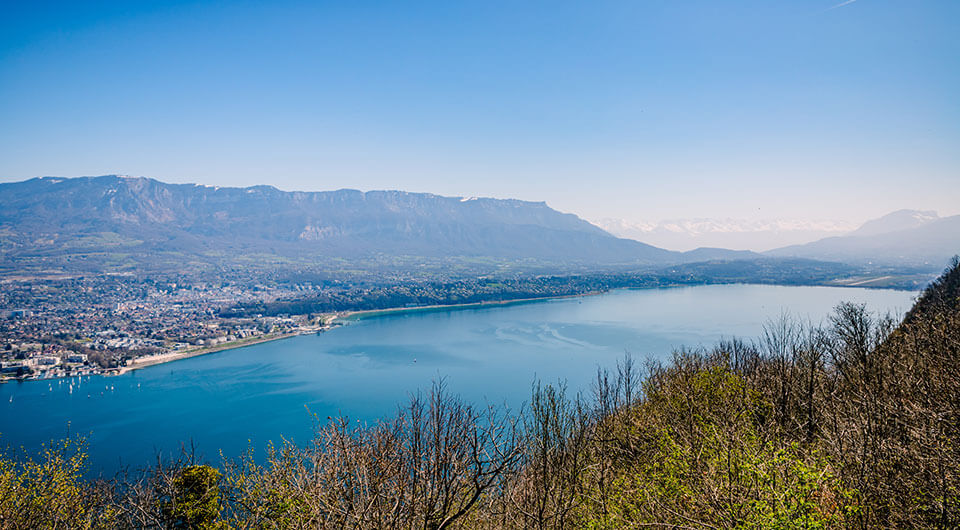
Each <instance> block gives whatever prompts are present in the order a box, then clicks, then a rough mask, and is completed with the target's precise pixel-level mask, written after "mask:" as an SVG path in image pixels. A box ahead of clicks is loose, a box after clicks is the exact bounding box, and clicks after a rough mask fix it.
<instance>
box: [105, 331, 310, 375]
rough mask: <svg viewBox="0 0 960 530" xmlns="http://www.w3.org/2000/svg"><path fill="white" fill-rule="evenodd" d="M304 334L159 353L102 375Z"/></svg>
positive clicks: (283, 334)
mask: <svg viewBox="0 0 960 530" xmlns="http://www.w3.org/2000/svg"><path fill="white" fill-rule="evenodd" d="M306 333H312V331H309V330H298V331H295V332H290V333H277V334H275V335H261V336H259V337H253V338H250V339H243V340H240V341H233V342H224V343H222V344H217V345H216V346H209V347H204V348H198V349H195V350H188V351H180V352H170V353H161V354H159V355H147V356H144V357H138V358H136V359H133V360H131V361H130V362H129V363H128V364H127V366H121V367H120V368H119V369H118V370H116V371H109V372H104V373H103V375H123V374H125V373H127V372H132V371H134V370H139V369H141V368H148V367H150V366H156V365H158V364H166V363H171V362H174V361H180V360H183V359H189V358H191V357H199V356H201V355H206V354H208V353H217V352H221V351H226V350H233V349H237V348H244V347H246V346H254V345H256V344H263V343H264V342H272V341H275V340H281V339H289V338H291V337H296V336H298V335H303V334H306Z"/></svg>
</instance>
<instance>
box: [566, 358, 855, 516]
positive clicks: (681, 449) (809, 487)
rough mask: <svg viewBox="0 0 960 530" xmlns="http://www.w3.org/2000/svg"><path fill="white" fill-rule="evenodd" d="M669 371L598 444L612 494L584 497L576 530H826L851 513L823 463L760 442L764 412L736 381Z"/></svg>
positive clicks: (687, 369)
mask: <svg viewBox="0 0 960 530" xmlns="http://www.w3.org/2000/svg"><path fill="white" fill-rule="evenodd" d="M676 362H677V365H676V366H675V367H673V368H671V369H668V370H666V371H665V372H662V373H660V374H658V375H656V376H654V377H653V378H652V379H651V380H649V381H648V385H647V395H646V397H645V398H644V399H643V400H642V401H641V402H639V403H638V404H637V405H636V406H635V407H634V408H633V409H632V410H630V411H628V412H626V413H624V414H623V415H622V416H621V417H620V418H618V421H617V426H616V427H615V428H614V429H613V432H612V433H611V434H613V437H612V438H607V440H608V441H602V442H600V443H601V444H602V445H601V447H600V448H599V450H598V451H597V455H598V458H611V456H613V458H614V461H613V462H612V468H613V470H614V476H615V478H613V479H612V483H613V487H612V488H610V492H611V493H609V494H608V495H607V496H606V497H604V495H603V494H602V493H601V492H599V491H595V492H593V493H592V494H588V497H590V498H592V499H595V501H594V502H591V503H589V504H586V505H585V506H584V508H583V511H582V513H581V516H580V517H581V526H584V527H593V528H620V527H624V526H636V525H646V524H654V523H658V524H665V523H669V524H674V525H678V526H689V525H693V526H703V527H717V526H722V527H738V528H826V527H832V526H836V525H839V524H842V523H843V521H844V517H845V516H846V515H847V514H848V513H850V512H852V511H855V510H856V506H855V502H854V496H853V494H852V492H850V491H848V490H846V489H844V488H843V487H842V485H841V484H840V482H839V480H838V479H837V478H836V476H835V475H834V473H833V471H832V469H831V466H830V463H829V461H828V460H827V459H826V458H824V457H822V456H820V455H819V454H817V453H816V452H815V451H804V450H803V448H801V447H800V446H799V445H798V444H796V443H793V444H786V445H781V444H776V443H770V441H768V440H767V439H766V437H765V436H764V433H763V430H764V429H765V428H766V427H767V426H766V425H764V424H763V423H761V421H760V420H759V418H762V417H764V415H763V414H758V412H762V411H763V410H764V409H765V408H767V407H768V404H767V403H765V402H764V401H763V399H762V398H761V396H760V395H759V394H758V393H757V392H755V391H753V390H751V389H750V388H749V387H748V386H747V384H746V383H745V381H744V380H743V379H742V378H740V377H738V376H737V375H736V374H734V373H732V372H731V371H730V370H728V369H724V368H720V367H711V368H705V369H701V368H697V367H692V366H690V360H689V359H684V358H682V357H680V358H678V359H677V361H676ZM614 455H615V456H614Z"/></svg>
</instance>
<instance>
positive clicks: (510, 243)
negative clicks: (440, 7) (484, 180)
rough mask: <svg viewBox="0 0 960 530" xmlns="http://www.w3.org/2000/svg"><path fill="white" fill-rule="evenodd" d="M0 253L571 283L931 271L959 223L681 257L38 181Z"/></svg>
mask: <svg viewBox="0 0 960 530" xmlns="http://www.w3.org/2000/svg"><path fill="white" fill-rule="evenodd" d="M789 226H793V225H788V226H787V227H789ZM796 226H799V227H800V228H804V227H806V228H809V226H806V225H804V226H800V225H796ZM796 226H795V227H796ZM688 228H689V227H688ZM714 228H716V227H714ZM781 228H784V227H781ZM0 252H2V256H0V272H2V273H6V274H10V273H18V272H24V271H40V270H44V271H48V272H56V271H114V272H124V271H126V272H130V271H138V270H148V269H151V268H155V269H166V270H170V269H174V270H176V269H184V268H185V269H189V268H191V267H204V266H209V265H213V266H215V267H218V268H221V269H222V268H225V267H226V268H232V269H234V270H240V269H243V268H247V267H260V268H261V269H263V268H268V269H269V268H274V269H276V268H282V267H294V268H305V267H307V268H308V267H310V266H313V265H315V264H318V263H322V264H326V265H327V266H328V268H335V269H336V270H349V269H350V268H351V267H361V264H362V267H365V268H366V269H367V270H369V269H370V267H375V268H376V269H377V270H378V271H380V272H383V271H384V270H386V269H389V268H391V267H392V268H394V269H400V268H406V269H407V270H413V269H416V268H418V267H424V266H425V264H426V263H433V264H434V266H436V267H438V268H439V270H445V269H449V268H450V267H451V265H450V264H451V263H452V262H453V261H456V262H457V263H459V264H460V265H458V266H462V264H464V263H467V264H479V265H477V266H476V267H474V270H482V269H483V268H484V267H486V268H487V269H490V268H491V267H492V268H496V267H498V266H499V267H501V268H502V266H503V265H504V264H509V265H510V266H517V265H518V264H519V265H522V266H523V267H526V268H527V269H528V270H536V269H537V267H540V270H544V271H560V270H567V271H569V270H577V268H578V267H579V268H580V270H589V269H591V268H595V267H608V268H609V267H613V268H623V267H628V268H629V267H632V268H637V267H641V268H642V267H655V266H664V265H674V264H682V263H694V262H704V261H711V260H746V259H765V258H770V259H772V258H801V259H813V260H822V261H838V262H844V263H849V264H858V265H862V264H877V263H880V264H890V265H909V266H918V265H919V266H928V267H929V268H931V269H937V268H941V267H942V266H943V264H944V263H946V261H947V260H948V259H949V257H950V256H952V255H953V254H956V253H958V252H960V216H953V217H946V218H940V217H938V216H937V215H936V213H935V212H924V211H914V210H903V211H899V212H894V213H892V214H890V215H887V216H884V217H882V218H880V219H876V220H873V221H870V222H867V223H865V224H864V225H863V226H861V227H859V228H857V229H856V230H852V231H850V232H848V233H846V234H845V235H842V236H834V237H827V238H823V239H820V240H818V241H815V242H812V243H807V244H802V245H792V246H787V247H782V248H777V249H774V250H770V251H767V252H765V253H762V254H758V253H754V252H750V251H736V250H726V249H722V248H697V249H694V250H690V251H687V252H677V251H671V250H666V249H663V248H659V247H656V246H653V245H651V244H648V243H647V242H641V241H636V240H633V239H628V238H620V237H616V236H614V235H612V234H610V233H609V232H607V231H605V230H603V229H602V228H600V227H598V226H595V225H593V224H591V223H589V222H587V221H585V220H583V219H581V218H579V217H577V216H575V215H573V214H569V213H562V212H559V211H557V210H554V209H552V208H550V207H549V206H547V204H546V203H543V202H528V201H519V200H512V199H489V198H474V197H444V196H439V195H433V194H428V193H408V192H403V191H368V192H362V191H357V190H349V189H342V190H337V191H321V192H288V191H281V190H279V189H277V188H274V187H272V186H254V187H247V188H233V187H215V186H202V185H197V184H168V183H164V182H161V181H158V180H155V179H150V178H143V177H125V176H117V175H108V176H100V177H79V178H57V177H44V178H34V179H30V180H26V181H22V182H13V183H4V184H0ZM451 260H453V261H451Z"/></svg>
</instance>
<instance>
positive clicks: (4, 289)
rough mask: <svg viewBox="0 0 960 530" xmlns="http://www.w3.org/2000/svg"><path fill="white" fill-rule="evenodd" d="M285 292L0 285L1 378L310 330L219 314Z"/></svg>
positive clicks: (119, 283) (93, 368)
mask: <svg viewBox="0 0 960 530" xmlns="http://www.w3.org/2000/svg"><path fill="white" fill-rule="evenodd" d="M295 289H298V290H299V289H302V287H299V286H298V287H295ZM290 291H291V288H276V287H267V286H262V285H257V286H246V287H241V286H237V285H230V284H205V283H189V284H188V283H183V282H176V281H164V282H157V281H153V280H149V279H139V278H134V277H130V276H118V275H102V276H93V277H78V278H52V279H51V278H19V279H15V280H10V279H6V280H0V378H46V377H61V376H70V375H78V374H87V373H102V372H104V371H109V370H117V369H119V368H120V367H122V366H124V365H126V364H127V362H128V361H130V360H131V359H134V358H137V357H141V356H146V355H156V354H163V353H170V352H177V351H183V350H186V349H191V348H203V347H209V346H218V345H222V344H225V343H231V342H236V341H245V340H249V339H252V338H257V337H261V336H263V335H276V334H286V333H296V332H302V331H305V330H314V329H316V323H317V322H318V320H317V319H311V318H310V317H308V316H297V317H288V316H269V317H266V316H260V315H252V316H249V317H244V318H223V317H221V316H220V314H219V313H220V310H221V309H222V308H224V307H231V306H233V305H236V304H239V303H251V302H254V303H255V302H269V301H272V300H275V299H277V298H279V297H282V296H285V295H289V294H290Z"/></svg>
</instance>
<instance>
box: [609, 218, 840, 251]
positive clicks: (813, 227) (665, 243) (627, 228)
mask: <svg viewBox="0 0 960 530" xmlns="http://www.w3.org/2000/svg"><path fill="white" fill-rule="evenodd" d="M594 224H596V225H597V226H599V227H601V228H603V229H604V230H606V231H608V232H610V233H611V234H613V235H615V236H617V237H624V238H628V239H634V240H637V241H643V242H645V243H649V244H651V245H656V246H658V247H663V248H668V249H671V250H680V251H683V250H690V249H694V248H698V247H718V248H731V249H741V250H752V251H756V252H761V251H764V250H770V249H774V248H779V247H782V246H785V245H795V244H801V243H809V242H810V241H815V240H817V239H822V238H825V237H830V236H837V235H841V234H844V233H847V232H849V231H851V230H853V229H855V228H856V225H855V224H852V223H849V222H845V221H829V220H821V221H808V220H803V219H766V220H748V219H730V218H726V219H710V218H697V219H668V220H664V221H657V222H630V221H627V220H624V219H609V218H607V219H599V220H596V221H594Z"/></svg>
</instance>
